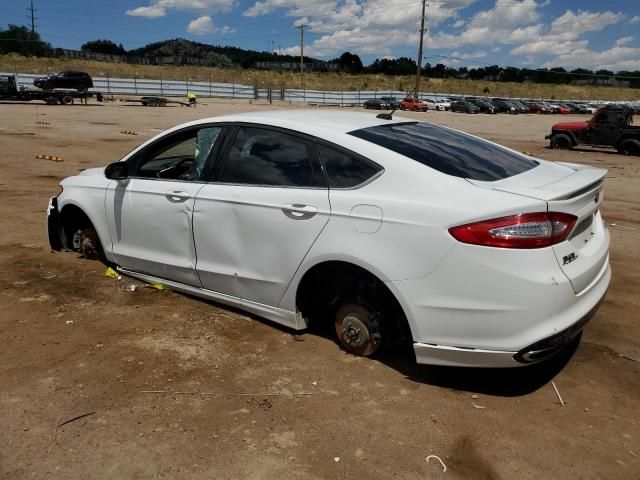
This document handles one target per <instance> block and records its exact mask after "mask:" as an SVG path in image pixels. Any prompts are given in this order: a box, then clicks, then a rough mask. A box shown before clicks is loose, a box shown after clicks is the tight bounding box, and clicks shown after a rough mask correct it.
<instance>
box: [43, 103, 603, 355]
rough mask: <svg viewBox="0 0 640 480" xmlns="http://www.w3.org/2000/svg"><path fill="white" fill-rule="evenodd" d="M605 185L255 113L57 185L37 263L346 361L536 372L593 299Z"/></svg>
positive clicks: (338, 120)
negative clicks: (385, 358) (93, 276)
mask: <svg viewBox="0 0 640 480" xmlns="http://www.w3.org/2000/svg"><path fill="white" fill-rule="evenodd" d="M605 174H606V170H603V169H599V168H591V167H586V166H582V165H574V164H566V163H564V164H563V163H552V162H547V161H544V160H540V159H536V158H532V157H530V156H526V155H523V154H521V153H518V152H515V151H513V150H510V149H507V148H505V147H502V146H499V145H496V144H494V143H491V142H488V141H486V140H482V139H480V138H477V137H474V136H471V135H468V134H465V133H462V132H459V131H456V130H452V129H449V128H446V127H442V126H437V125H433V124H430V123H425V122H417V121H415V120H411V119H407V118H400V117H393V119H391V118H390V115H389V114H381V115H378V116H376V115H372V114H367V113H343V112H331V111H327V112H317V111H314V112H310V111H308V110H296V111H279V112H260V113H258V112H256V113H246V114H238V115H231V116H224V117H215V118H207V119H203V120H198V121H195V122H191V123H187V124H184V125H179V126H177V127H175V128H172V129H170V130H168V131H166V132H164V133H162V134H160V135H158V136H156V137H155V138H152V139H151V140H149V141H147V142H145V143H144V144H143V145H141V146H140V147H138V148H136V149H135V150H133V151H132V152H131V153H129V154H128V155H126V156H125V157H124V158H123V159H122V160H120V161H118V162H115V163H112V164H111V165H109V166H107V167H106V168H104V167H102V168H93V169H89V170H85V171H83V172H80V173H79V174H78V175H76V176H73V177H69V178H66V179H65V180H63V181H62V182H61V184H60V185H61V186H62V188H63V190H62V192H61V193H60V194H59V195H58V196H57V197H55V198H52V199H51V202H50V205H49V215H48V227H49V241H50V243H51V247H52V248H53V249H54V250H67V251H83V252H87V251H89V252H94V253H96V254H98V255H100V256H101V257H102V258H103V260H104V261H105V262H107V263H108V264H111V265H113V266H114V267H115V268H117V269H118V270H119V271H121V272H122V273H123V274H126V275H130V276H132V277H136V278H138V279H141V280H143V281H148V282H160V283H163V284H165V285H167V286H168V287H170V288H171V289H173V290H176V291H180V292H185V293H188V294H191V295H196V296H199V297H202V298H206V299H210V300H213V301H216V302H219V303H224V304H227V305H232V306H235V307H237V308H240V309H243V310H245V311H248V312H251V313H254V314H256V315H259V316H262V317H264V318H266V319H269V320H272V321H274V322H277V323H280V324H282V325H285V326H287V327H290V328H292V329H294V330H303V329H306V328H307V327H308V326H309V324H310V323H311V324H314V323H316V324H321V325H322V324H325V325H327V324H328V325H331V328H332V329H335V334H336V337H337V340H338V342H339V343H340V344H341V345H342V347H343V348H344V349H346V350H347V351H349V352H351V353H354V354H358V355H371V354H373V353H374V352H375V351H376V350H378V348H379V347H380V348H390V349H393V348H399V347H401V346H403V345H411V346H412V348H413V351H414V352H415V357H416V360H417V362H419V363H427V364H440V365H460V366H462V365H464V366H488V367H511V366H519V365H526V364H529V363H533V362H536V361H540V360H542V359H545V358H548V357H550V356H551V355H553V354H555V353H556V352H557V351H559V350H560V349H562V347H563V346H564V345H565V344H566V343H567V342H569V341H571V340H572V339H574V338H576V337H577V336H578V335H579V333H580V332H581V330H582V328H583V326H584V325H585V323H586V322H587V321H588V319H589V318H590V317H591V316H592V315H593V313H594V311H595V310H596V308H597V306H598V304H599V302H600V300H601V299H602V298H603V296H604V294H605V291H606V290H607V287H608V285H609V280H610V277H611V270H610V266H609V254H608V249H609V233H608V230H607V229H606V226H605V223H604V222H603V219H602V217H601V215H600V205H601V203H602V198H603V194H602V188H603V181H604V177H605Z"/></svg>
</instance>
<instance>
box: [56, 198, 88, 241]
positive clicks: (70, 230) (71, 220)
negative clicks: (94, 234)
mask: <svg viewBox="0 0 640 480" xmlns="http://www.w3.org/2000/svg"><path fill="white" fill-rule="evenodd" d="M88 226H91V227H92V226H93V224H92V223H91V220H90V219H89V217H88V216H87V214H86V213H84V211H83V210H82V209H81V208H80V207H77V206H76V205H65V206H64V207H63V208H62V210H61V212H60V230H61V232H60V233H61V234H62V235H61V240H62V246H63V248H65V249H67V250H73V244H72V243H73V235H74V234H75V232H76V231H77V230H78V229H79V228H81V227H88Z"/></svg>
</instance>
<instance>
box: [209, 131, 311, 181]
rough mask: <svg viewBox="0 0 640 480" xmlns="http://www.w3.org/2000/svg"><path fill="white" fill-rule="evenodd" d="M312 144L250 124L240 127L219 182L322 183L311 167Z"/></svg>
mask: <svg viewBox="0 0 640 480" xmlns="http://www.w3.org/2000/svg"><path fill="white" fill-rule="evenodd" d="M314 148H315V145H314V144H313V143H312V142H310V141H308V140H305V139H303V138H300V137H297V136H294V135H289V134H286V133H282V132H278V131H274V130H267V129H262V128H254V127H240V128H239V130H238V134H237V135H236V138H235V139H234V141H233V145H232V146H231V150H230V152H229V156H228V158H227V163H226V165H225V167H224V171H223V173H222V179H221V180H222V182H225V183H239V184H246V185H267V186H277V187H315V186H323V183H324V182H323V180H322V172H320V171H317V169H314V166H313V151H314Z"/></svg>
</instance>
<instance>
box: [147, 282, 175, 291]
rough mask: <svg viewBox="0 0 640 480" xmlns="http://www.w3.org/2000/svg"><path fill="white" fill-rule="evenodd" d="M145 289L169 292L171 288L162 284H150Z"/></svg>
mask: <svg viewBox="0 0 640 480" xmlns="http://www.w3.org/2000/svg"><path fill="white" fill-rule="evenodd" d="M144 288H155V289H156V290H169V287H167V286H166V285H163V284H161V283H148V284H147V285H145V286H144Z"/></svg>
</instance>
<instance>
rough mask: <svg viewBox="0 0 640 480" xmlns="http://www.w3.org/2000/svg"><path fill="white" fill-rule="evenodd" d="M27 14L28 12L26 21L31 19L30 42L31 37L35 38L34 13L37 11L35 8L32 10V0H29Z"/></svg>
mask: <svg viewBox="0 0 640 480" xmlns="http://www.w3.org/2000/svg"><path fill="white" fill-rule="evenodd" d="M27 12H29V15H27V19H31V40H33V37H34V36H35V33H36V16H35V14H36V12H37V10H36V9H35V8H33V0H31V6H30V7H27Z"/></svg>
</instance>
